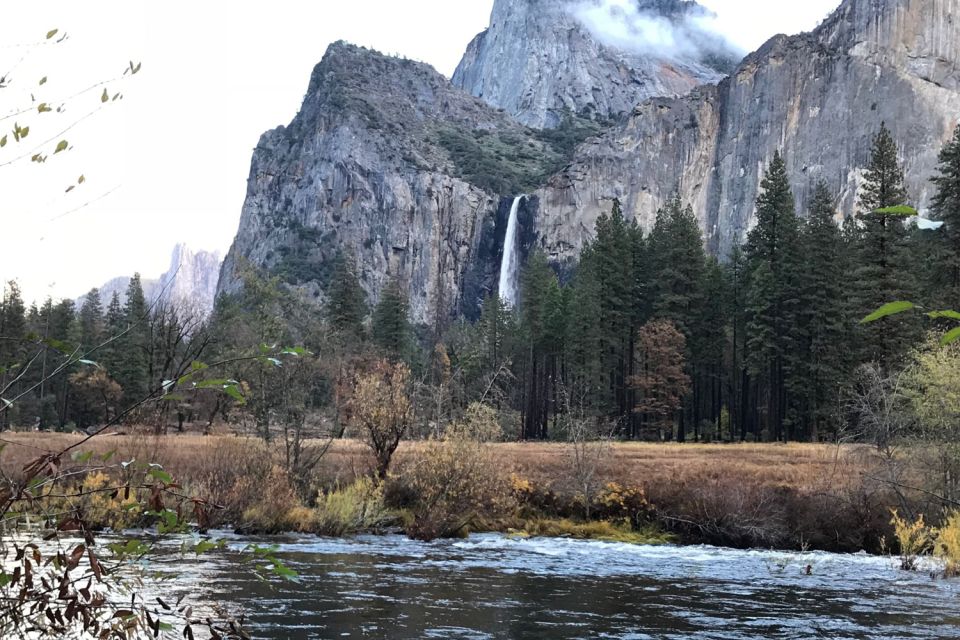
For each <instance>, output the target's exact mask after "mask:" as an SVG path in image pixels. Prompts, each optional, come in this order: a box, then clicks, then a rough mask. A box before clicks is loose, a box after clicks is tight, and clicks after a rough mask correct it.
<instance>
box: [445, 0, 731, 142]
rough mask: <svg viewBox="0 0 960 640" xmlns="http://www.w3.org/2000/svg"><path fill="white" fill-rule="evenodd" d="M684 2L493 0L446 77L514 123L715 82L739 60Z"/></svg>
mask: <svg viewBox="0 0 960 640" xmlns="http://www.w3.org/2000/svg"><path fill="white" fill-rule="evenodd" d="M707 13H708V12H707V11H706V9H704V8H703V7H702V6H700V5H699V4H697V3H696V2H690V1H685V0H626V1H623V0H496V1H495V2H494V6H493V12H492V14H491V18H490V26H489V28H488V29H487V30H486V31H484V32H483V33H481V34H480V35H478V36H477V37H476V38H474V40H473V42H471V43H470V45H469V46H468V47H467V51H466V53H465V54H464V56H463V60H462V61H461V62H460V65H459V66H458V67H457V70H456V72H455V73H454V75H453V83H454V85H456V86H458V87H461V88H463V89H465V90H466V91H468V92H470V93H472V94H473V95H475V96H478V97H481V98H483V99H484V100H485V101H486V102H488V103H489V104H491V105H493V106H495V107H498V108H502V109H504V110H506V111H507V112H508V113H509V114H511V115H512V116H514V117H515V118H516V119H517V120H518V121H520V122H522V123H523V124H526V125H529V126H533V127H537V128H543V127H556V126H558V125H559V124H560V123H561V122H562V121H563V118H564V114H565V113H574V114H578V115H581V116H587V117H590V118H594V119H598V120H605V119H610V118H615V117H617V116H619V115H621V114H625V113H629V112H630V111H632V109H633V108H634V107H635V106H636V105H637V104H639V103H640V102H642V101H643V100H645V99H647V98H650V97H654V96H680V95H684V94H686V93H688V92H689V91H690V90H691V89H693V88H694V87H696V86H698V85H700V84H703V83H711V82H717V81H719V80H720V79H721V78H722V77H723V76H724V75H725V73H727V72H729V71H730V70H731V69H732V68H733V66H734V65H735V64H736V62H737V61H738V60H739V59H740V57H742V56H741V53H740V52H738V51H736V50H735V49H734V48H733V47H732V46H731V45H729V44H728V43H726V42H725V41H724V40H723V39H722V38H720V37H719V36H717V35H716V34H714V33H712V32H710V31H709V30H708V29H706V28H704V27H703V23H702V21H701V20H699V18H703V17H704V16H706V15H707Z"/></svg>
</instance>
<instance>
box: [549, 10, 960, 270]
mask: <svg viewBox="0 0 960 640" xmlns="http://www.w3.org/2000/svg"><path fill="white" fill-rule="evenodd" d="M957 18H960V0H846V1H845V2H844V3H843V4H842V5H841V6H840V8H839V9H837V11H836V12H835V13H834V14H833V15H832V16H831V17H830V18H828V19H827V20H826V21H825V22H824V23H823V24H822V25H821V26H820V27H819V28H818V29H816V30H815V31H814V32H812V33H809V34H801V35H798V36H794V37H786V36H776V37H774V38H773V39H771V40H770V41H769V42H767V43H766V44H765V45H764V46H763V47H762V48H761V49H760V50H759V51H757V52H755V53H753V54H751V55H749V56H748V57H747V58H746V59H745V60H744V61H743V62H742V63H741V64H740V66H739V67H738V68H737V69H736V71H735V72H734V73H733V74H732V75H731V77H729V78H727V79H725V80H723V81H722V82H720V83H719V85H718V86H716V87H704V88H701V89H698V90H696V91H694V92H693V93H691V94H689V95H688V96H685V97H682V98H678V99H654V100H651V101H648V102H646V103H644V104H643V105H641V106H639V107H638V108H637V109H636V110H634V112H633V114H632V115H631V116H630V117H629V119H628V120H627V121H626V123H625V124H622V125H620V126H619V127H618V128H617V129H616V130H614V131H612V132H610V133H608V134H606V135H604V136H602V137H601V138H598V139H595V140H592V141H589V142H588V143H586V144H585V145H583V146H582V147H581V148H580V149H579V150H578V152H577V159H576V161H575V162H574V163H572V164H571V165H570V166H569V167H568V168H567V169H565V170H564V171H563V172H561V173H560V174H559V175H556V176H554V177H553V178H552V179H551V180H550V181H549V184H548V185H547V186H546V187H544V188H543V189H541V190H540V191H539V192H538V193H537V195H538V196H539V201H540V203H541V209H540V211H539V212H538V215H537V221H538V230H539V231H540V233H541V235H542V236H543V245H544V247H545V248H546V249H547V251H548V253H550V254H551V255H552V256H553V257H554V258H555V259H557V260H572V259H575V257H576V255H577V253H578V251H579V249H580V247H581V246H582V245H583V243H584V241H585V240H586V239H588V238H589V237H590V236H591V234H592V230H593V228H594V223H595V222H596V219H597V217H598V216H599V215H600V214H601V213H602V212H604V211H609V210H610V205H611V202H612V200H613V199H614V198H619V199H620V201H621V203H622V204H623V208H624V211H625V214H626V215H627V216H632V217H634V218H636V219H637V220H638V221H640V222H641V223H642V224H643V225H644V226H645V227H649V226H650V225H651V224H652V222H653V220H654V218H655V215H656V211H657V209H658V208H659V207H660V205H661V204H662V203H663V202H664V201H665V200H666V199H667V198H669V197H670V196H671V195H672V194H673V193H674V192H677V191H679V193H680V195H681V196H682V197H683V199H684V201H686V202H690V203H691V204H692V205H693V207H694V210H695V211H696V212H697V214H698V216H700V219H701V224H702V227H703V229H704V232H705V236H706V238H707V242H708V245H709V248H710V249H711V250H713V251H715V252H718V253H720V254H721V255H725V254H726V253H727V252H728V251H729V250H730V248H731V247H732V246H733V245H734V244H735V243H737V242H739V241H741V240H743V239H744V238H745V236H746V233H747V232H748V230H749V228H750V227H751V226H752V224H753V223H754V213H755V200H756V197H757V195H758V194H759V190H760V186H759V185H760V180H761V178H762V174H763V171H764V168H765V166H766V165H767V164H768V163H769V162H770V160H771V158H772V156H773V153H774V151H776V150H778V149H779V150H781V151H782V152H783V154H784V156H785V158H786V160H787V164H788V168H789V171H790V175H791V183H792V186H793V189H794V192H795V194H796V195H797V198H798V205H799V206H800V210H801V211H804V210H805V209H806V204H807V202H808V199H809V198H810V196H811V195H812V192H813V186H814V185H815V183H816V182H817V181H818V180H820V179H823V180H825V181H826V182H827V183H828V185H829V186H830V188H831V189H832V190H834V191H835V192H836V193H838V194H839V196H840V202H839V204H840V209H841V211H842V213H843V214H845V215H849V214H851V213H854V212H855V208H856V200H857V189H858V187H859V186H860V184H861V182H862V169H860V168H861V167H863V166H864V165H865V164H866V163H867V161H868V159H869V153H870V147H871V140H872V136H873V135H874V134H875V133H876V131H877V130H878V129H879V127H880V124H881V122H884V121H885V122H886V123H887V126H888V127H890V129H891V130H892V132H893V134H894V136H895V137H896V139H897V140H898V142H899V144H900V146H901V155H902V159H903V162H904V167H905V172H906V180H907V185H908V188H909V192H910V195H911V198H912V199H913V202H914V203H916V204H917V205H918V206H919V208H920V209H921V210H922V209H923V208H924V207H925V206H926V205H927V203H928V202H929V200H930V198H931V196H932V185H931V184H930V183H929V178H930V176H931V175H932V173H933V172H934V169H935V166H936V158H937V154H938V152H939V149H940V147H941V145H942V144H943V142H945V141H946V140H947V139H948V138H949V137H950V135H951V133H952V131H953V128H954V127H955V126H956V124H957V118H958V116H960V93H958V83H960V73H958V69H957V65H958V61H960V23H958V22H957Z"/></svg>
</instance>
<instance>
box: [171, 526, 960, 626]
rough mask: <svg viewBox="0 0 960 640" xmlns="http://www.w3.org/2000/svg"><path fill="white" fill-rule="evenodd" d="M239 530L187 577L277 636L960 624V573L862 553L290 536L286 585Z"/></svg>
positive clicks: (282, 552)
mask: <svg viewBox="0 0 960 640" xmlns="http://www.w3.org/2000/svg"><path fill="white" fill-rule="evenodd" d="M229 540H230V542H229V549H228V550H227V551H218V552H215V553H213V554H212V555H210V556H208V557H206V558H205V559H204V561H203V562H202V563H198V564H197V565H196V568H194V569H190V568H184V570H183V571H184V572H183V573H182V574H181V575H180V576H179V578H178V583H179V588H181V589H188V590H189V591H191V592H192V594H193V596H194V597H198V598H200V599H202V600H208V601H210V600H214V601H218V602H221V603H223V604H225V605H227V606H229V607H233V608H236V607H240V608H242V609H243V610H244V611H245V612H246V613H247V614H248V615H249V616H250V619H251V620H252V624H251V626H250V628H251V630H252V631H253V633H254V635H255V637H258V638H267V639H271V640H273V639H276V640H280V639H290V640H301V639H303V640H305V639H308V638H398V639H403V638H459V639H481V638H629V639H640V638H718V639H719V638H728V639H748V638H960V581H944V580H933V579H931V577H930V575H929V574H927V573H921V572H918V573H907V572H902V571H899V570H898V569H897V566H896V561H895V560H893V559H891V558H882V557H876V556H867V555H863V554H860V555H837V554H828V553H806V554H790V553H780V552H770V551H738V550H732V549H720V548H714V547H675V546H637V545H627V544H615V543H603V542H591V541H574V540H566V539H562V540H561V539H533V540H519V539H511V538H507V537H503V536H499V535H480V536H473V537H471V538H470V539H468V540H462V541H438V542H434V543H420V542H415V541H411V540H408V539H406V538H403V537H400V536H386V537H372V536H368V537H359V538H356V539H350V540H330V539H320V538H315V537H291V538H284V539H282V541H281V542H280V546H279V557H281V558H282V559H283V560H284V561H285V562H286V563H288V565H289V566H290V567H291V568H293V569H294V570H296V571H297V572H298V573H299V574H300V583H299V584H293V583H283V584H274V585H272V586H271V585H267V584H264V583H262V582H258V581H257V580H256V579H254V578H252V577H250V576H249V575H248V574H247V572H246V571H244V570H243V569H242V566H241V565H240V564H239V563H238V562H237V559H238V556H237V555H236V553H235V552H236V551H237V550H239V549H240V548H241V547H242V546H243V545H244V544H246V542H247V541H246V540H245V539H241V538H229ZM808 567H809V575H808V573H807V568H808Z"/></svg>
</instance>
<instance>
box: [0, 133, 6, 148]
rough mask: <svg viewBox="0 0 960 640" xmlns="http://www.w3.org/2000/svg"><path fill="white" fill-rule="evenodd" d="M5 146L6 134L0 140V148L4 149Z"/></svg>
mask: <svg viewBox="0 0 960 640" xmlns="http://www.w3.org/2000/svg"><path fill="white" fill-rule="evenodd" d="M5 146H7V136H6V134H4V135H3V137H2V138H0V147H5Z"/></svg>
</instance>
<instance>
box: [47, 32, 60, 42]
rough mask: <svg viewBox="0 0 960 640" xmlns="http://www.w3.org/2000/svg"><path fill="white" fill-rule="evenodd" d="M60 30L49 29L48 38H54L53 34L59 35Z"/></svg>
mask: <svg viewBox="0 0 960 640" xmlns="http://www.w3.org/2000/svg"><path fill="white" fill-rule="evenodd" d="M59 31H60V29H50V31H47V40H49V39H50V38H52V37H53V36H55V35H57V33H58V32H59Z"/></svg>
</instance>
